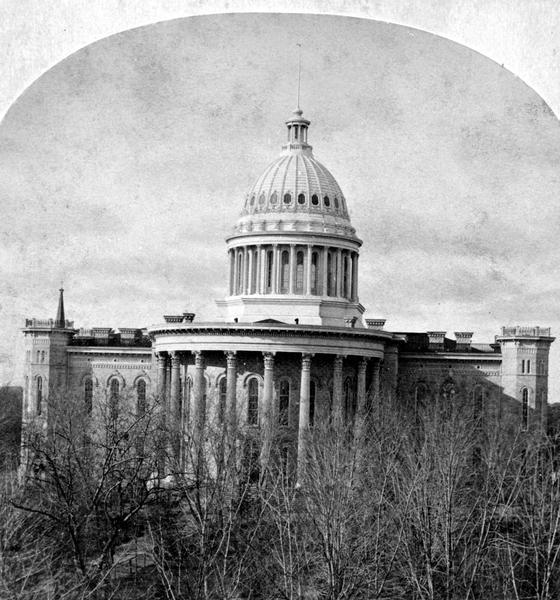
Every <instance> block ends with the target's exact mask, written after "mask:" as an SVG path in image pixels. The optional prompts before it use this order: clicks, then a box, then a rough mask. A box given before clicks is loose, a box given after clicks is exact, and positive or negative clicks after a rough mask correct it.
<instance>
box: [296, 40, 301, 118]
mask: <svg viewBox="0 0 560 600" xmlns="http://www.w3.org/2000/svg"><path fill="white" fill-rule="evenodd" d="M297 47H298V76H297V107H298V109H299V94H300V89H301V44H300V43H299V42H298V43H297Z"/></svg>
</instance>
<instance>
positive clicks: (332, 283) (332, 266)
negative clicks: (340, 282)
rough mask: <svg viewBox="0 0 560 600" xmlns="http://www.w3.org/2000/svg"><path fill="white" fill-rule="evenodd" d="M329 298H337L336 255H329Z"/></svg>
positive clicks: (332, 253) (331, 253)
mask: <svg viewBox="0 0 560 600" xmlns="http://www.w3.org/2000/svg"><path fill="white" fill-rule="evenodd" d="M327 296H336V253H334V252H333V251H332V250H329V253H328V255H327Z"/></svg>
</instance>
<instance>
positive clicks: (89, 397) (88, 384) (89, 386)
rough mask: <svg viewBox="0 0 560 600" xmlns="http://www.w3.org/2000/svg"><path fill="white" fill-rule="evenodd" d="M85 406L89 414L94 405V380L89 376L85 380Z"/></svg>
mask: <svg viewBox="0 0 560 600" xmlns="http://www.w3.org/2000/svg"><path fill="white" fill-rule="evenodd" d="M84 406H85V409H86V412H87V414H88V415H91V410H92V407H93V381H92V380H91V379H90V378H89V377H88V378H87V379H86V380H85V381H84Z"/></svg>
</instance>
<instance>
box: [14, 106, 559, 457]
mask: <svg viewBox="0 0 560 600" xmlns="http://www.w3.org/2000/svg"><path fill="white" fill-rule="evenodd" d="M309 124H310V123H309V121H307V120H306V119H304V118H303V116H302V113H301V110H299V109H297V110H296V111H295V112H294V114H293V115H292V117H291V118H290V119H289V120H288V121H287V122H286V125H287V128H288V142H287V144H286V145H285V146H284V147H283V151H282V155H281V157H280V158H279V159H277V160H276V161H274V162H273V163H272V164H271V165H270V166H269V167H268V168H267V169H266V170H265V171H264V172H263V175H261V177H259V178H258V180H257V181H256V183H255V184H254V185H253V186H252V188H251V189H250V191H249V194H248V195H247V198H246V201H245V204H244V206H243V209H242V212H241V216H240V218H239V220H238V222H237V223H236V224H235V226H234V228H233V232H232V235H231V236H230V237H229V238H228V240H227V244H228V260H229V267H230V281H229V285H228V288H227V294H228V295H227V296H226V298H225V299H224V300H222V301H219V302H218V305H219V306H220V307H221V308H222V309H223V312H224V319H223V321H220V322H216V323H203V322H201V323H199V322H197V321H196V320H195V318H194V315H193V314H192V313H182V314H177V315H166V316H165V317H164V323H162V324H159V325H154V326H152V327H150V328H149V329H148V330H140V329H133V328H121V329H118V330H113V329H111V328H103V327H98V328H93V329H91V330H87V331H86V330H77V329H75V328H74V326H73V323H72V322H70V321H66V319H65V316H64V301H63V291H62V290H60V299H59V309H58V313H57V317H56V319H54V320H43V321H41V320H37V319H28V320H27V322H26V325H25V328H24V335H25V338H26V363H25V365H26V367H25V368H26V371H25V389H24V403H23V405H24V408H23V424H24V427H25V426H26V425H27V424H28V423H30V422H31V421H33V420H39V421H42V422H45V423H46V422H47V421H48V416H47V415H48V404H49V403H48V398H49V395H51V394H54V393H56V394H66V395H67V396H68V398H76V399H77V401H83V402H85V403H86V404H88V406H89V405H91V404H95V402H96V401H97V400H98V399H102V398H108V397H112V398H116V397H117V396H118V397H119V398H127V399H128V400H129V401H130V402H131V405H132V406H134V403H136V404H137V405H138V406H140V405H141V404H143V403H145V402H150V401H157V402H158V403H159V405H160V406H161V407H162V409H163V410H164V412H165V418H166V422H167V423H169V424H173V426H174V427H177V428H178V430H179V431H183V432H184V433H185V434H186V432H187V431H190V433H191V434H192V436H193V439H195V441H196V440H201V439H203V431H204V429H205V428H206V427H208V426H211V425H212V424H214V423H216V424H220V423H224V422H232V423H235V424H236V426H239V427H243V428H245V429H247V430H250V431H254V432H255V435H257V436H260V437H261V438H262V447H263V448H265V449H266V448H267V443H268V441H269V440H270V438H271V436H273V435H276V434H280V435H281V436H284V437H285V438H286V440H291V441H293V443H294V444H295V446H297V449H298V454H299V456H300V459H301V455H302V452H303V447H304V444H305V439H306V435H305V433H306V431H307V429H308V428H309V427H311V426H312V425H313V424H314V423H315V422H316V421H317V420H318V419H327V418H329V419H339V420H340V422H341V423H342V422H347V423H351V422H352V420H353V418H354V417H355V415H356V414H358V413H359V412H360V411H362V410H366V409H367V406H368V403H371V402H375V401H376V399H378V398H379V397H380V394H383V395H384V396H386V397H388V398H390V399H392V400H393V401H395V402H401V403H404V405H405V406H409V407H410V409H411V410H416V409H417V408H418V407H419V406H420V405H426V404H427V403H430V402H434V401H435V400H438V401H442V402H443V403H444V404H445V403H453V402H456V401H459V399H461V401H466V402H470V403H471V404H472V407H473V415H474V416H480V415H482V416H483V417H484V418H485V419H487V420H488V421H489V422H492V423H494V422H499V421H500V420H501V419H503V418H504V415H505V414H507V415H509V417H508V418H510V417H511V415H513V416H514V420H516V423H517V425H518V427H520V428H522V429H526V428H530V427H544V425H545V422H546V409H547V402H548V398H547V388H548V353H549V348H550V344H551V343H552V341H553V338H552V337H551V335H550V330H549V329H543V328H539V327H504V328H502V331H501V333H500V335H497V336H496V338H495V340H494V341H493V342H492V343H489V344H474V343H472V336H473V334H472V332H465V331H459V332H456V333H455V339H450V338H448V337H447V336H446V332H444V331H436V330H434V331H429V332H426V333H411V332H389V331H386V330H385V329H384V324H385V320H384V319H369V318H368V319H366V320H365V322H364V320H363V313H364V310H365V309H364V307H363V306H362V304H361V303H360V301H359V289H358V258H359V249H360V247H361V244H362V242H361V240H360V239H359V238H358V237H357V236H356V232H355V230H354V228H353V227H352V225H351V223H350V218H349V214H348V209H347V205H346V200H345V198H344V196H343V194H342V191H341V190H340V188H339V186H338V184H337V183H336V181H335V179H334V177H333V176H332V175H331V174H330V172H329V171H327V170H326V169H325V168H324V167H323V166H322V165H321V163H319V162H318V161H317V160H316V159H315V158H314V156H313V153H312V148H311V146H310V145H309V144H308V142H307V134H308V127H309ZM263 452H264V451H263ZM261 458H262V453H261Z"/></svg>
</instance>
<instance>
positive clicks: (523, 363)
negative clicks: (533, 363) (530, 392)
mask: <svg viewBox="0 0 560 600" xmlns="http://www.w3.org/2000/svg"><path fill="white" fill-rule="evenodd" d="M521 372H522V373H525V361H524V360H522V361H521Z"/></svg>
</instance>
